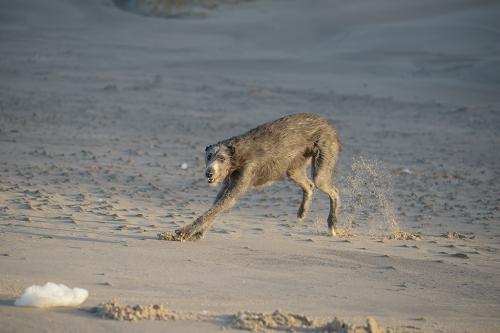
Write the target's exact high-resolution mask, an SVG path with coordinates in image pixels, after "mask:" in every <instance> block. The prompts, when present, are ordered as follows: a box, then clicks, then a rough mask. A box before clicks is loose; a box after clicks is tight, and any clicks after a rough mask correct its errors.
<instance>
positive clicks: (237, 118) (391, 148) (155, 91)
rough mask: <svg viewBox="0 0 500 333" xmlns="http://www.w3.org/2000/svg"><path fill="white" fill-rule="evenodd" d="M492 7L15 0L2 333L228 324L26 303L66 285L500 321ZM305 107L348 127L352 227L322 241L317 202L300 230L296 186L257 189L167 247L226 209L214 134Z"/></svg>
mask: <svg viewBox="0 0 500 333" xmlns="http://www.w3.org/2000/svg"><path fill="white" fill-rule="evenodd" d="M499 13H500V6H499V5H498V4H497V3H496V2H494V1H439V2H438V3H436V2H435V1H419V2H415V1H406V0H405V1H397V2H396V1H389V0H377V1H369V2H366V1H349V2H345V1H327V0H317V1H299V0H287V1H284V0H283V1H282V0H273V1H265V0H261V1H249V2H243V3H238V4H228V5H224V6H220V7H218V8H216V9H213V10H210V11H209V12H207V13H206V15H203V16H195V17H183V18H180V19H160V18H151V17H145V16H142V15H137V14H134V13H131V12H127V11H123V10H121V9H119V8H117V7H116V6H115V5H114V3H113V2H112V1H111V0H92V1H77V0H47V1H43V2H42V1H35V0H23V1H10V2H4V3H2V4H1V5H0V40H1V48H0V55H1V57H0V268H1V269H0V323H1V327H2V329H1V330H2V331H5V332H30V331H40V330H45V331H51V332H59V331H61V332H63V331H67V330H68V329H69V328H71V329H72V330H74V331H81V332H87V331H88V332H104V331H106V332H108V331H116V332H122V331H165V330H167V331H174V332H200V331H206V332H210V331H219V330H220V329H221V327H223V326H225V325H224V323H223V322H221V321H220V320H212V321H204V320H197V319H196V318H193V319H190V320H183V321H154V320H142V321H140V322H134V323H130V322H118V321H112V320H104V319H101V318H98V317H96V316H95V315H94V314H92V313H89V312H88V311H81V310H80V309H55V310H52V309H51V310H43V311H41V310H33V309H29V308H17V307H14V306H13V303H14V299H15V298H16V297H18V296H19V295H21V293H22V292H23V290H24V289H25V288H26V287H28V286H30V285H35V284H38V285H42V284H45V283H46V282H48V281H54V282H56V283H62V284H66V285H71V286H79V287H82V288H85V289H87V290H89V294H90V295H89V298H88V300H87V301H86V302H85V303H84V304H83V305H82V308H88V307H94V306H96V305H98V304H100V303H105V302H108V301H110V300H113V299H115V300H117V301H119V302H120V303H121V304H143V305H147V304H164V305H165V306H166V307H168V309H171V310H173V311H177V312H178V313H196V314H199V313H201V314H208V315H211V316H214V317H213V318H224V315H226V314H235V313H238V312H239V311H243V312H240V313H243V314H245V313H247V314H260V315H262V316H265V315H263V314H266V313H267V314H272V313H273V311H274V310H276V309H282V311H283V313H292V314H297V316H302V315H304V316H307V317H308V318H309V317H311V318H318V320H322V321H323V322H328V321H329V320H331V319H332V318H334V317H339V318H341V319H342V320H344V321H346V322H347V323H349V324H351V325H352V327H358V326H359V327H365V326H364V325H365V322H366V318H367V317H373V318H375V319H376V321H377V322H378V323H380V325H381V326H383V327H385V328H389V329H392V330H393V331H395V332H417V331H418V332H496V331H497V330H498V327H499V325H500V322H499V319H498V313H499V312H500V284H499V282H498V281H500V279H499V275H500V267H499V260H500V254H499V251H500V246H499V237H500V225H499V219H500V213H499V212H500V201H499V199H498V198H500V187H499V186H498V183H499V180H500V171H499V170H500V162H499V161H500V159H499V154H498V152H497V151H498V146H499V145H500V132H499V128H500V109H499V108H500V95H499V94H498V91H500V81H499V80H498V78H499V77H500V55H499V54H500V53H499V52H500V50H499V49H498V45H500V34H499V32H500V23H499V21H498V19H497V18H498V14H499ZM304 111H308V112H315V113H318V114H320V115H322V116H324V117H326V118H328V119H331V120H332V122H334V123H335V125H336V126H337V128H338V130H339V134H340V137H341V139H342V143H343V154H342V156H341V158H340V160H339V166H338V170H337V175H336V177H335V183H336V184H337V185H338V187H339V188H340V191H341V196H342V200H343V203H342V210H341V217H342V222H341V223H342V228H343V230H344V233H343V234H342V236H343V237H336V238H331V237H328V236H326V235H325V231H326V216H327V214H328V203H327V200H326V198H325V197H324V196H323V195H322V194H321V193H317V192H315V194H314V195H315V198H314V200H313V205H312V207H311V211H310V213H309V215H308V217H307V218H306V219H305V220H304V221H303V222H301V223H299V222H297V221H296V218H295V214H296V210H297V208H298V205H299V203H300V199H301V194H300V191H299V189H297V188H296V187H295V186H294V185H293V184H291V183H289V182H283V183H278V184H275V185H273V186H272V187H267V188H264V189H262V190H260V191H253V192H250V193H248V194H246V195H245V196H244V197H243V198H242V199H241V200H240V202H239V203H238V205H237V206H236V207H235V208H234V209H232V210H231V211H230V212H228V213H225V214H224V215H223V216H221V217H220V218H219V219H218V220H217V221H216V223H215V225H214V227H213V228H212V229H211V231H210V232H209V233H208V234H207V235H206V237H205V238H204V239H203V240H201V241H198V242H193V243H191V242H187V243H178V242H166V241H159V240H158V239H157V236H156V235H157V234H158V233H161V232H164V231H170V232H171V231H173V230H174V229H175V228H177V227H179V226H183V225H185V224H187V223H191V222H192V221H193V219H194V218H196V216H198V214H200V213H201V212H202V211H203V210H205V209H207V208H208V207H209V205H210V203H211V202H212V200H213V197H214V196H215V191H214V190H213V189H210V188H208V186H207V185H206V180H205V179H204V177H203V151H204V147H205V146H206V145H207V144H209V143H214V142H217V141H219V140H221V139H224V138H227V137H229V136H232V135H236V134H239V133H242V132H244V131H246V130H248V129H250V128H252V127H254V126H256V125H258V124H260V123H262V122H264V121H268V120H271V119H274V118H278V117H280V116H282V115H285V114H290V113H295V112H304ZM391 235H392V236H391ZM301 318H302V317H301ZM356 325H357V326H356ZM367 327H368V326H367ZM265 328H269V327H267V326H266V327H265ZM227 329H228V331H238V328H235V327H227Z"/></svg>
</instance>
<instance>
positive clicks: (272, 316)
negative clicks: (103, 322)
mask: <svg viewBox="0 0 500 333" xmlns="http://www.w3.org/2000/svg"><path fill="white" fill-rule="evenodd" d="M89 311H90V312H91V313H95V314H96V315H97V316H100V317H102V318H106V319H114V320H125V321H138V320H197V321H217V322H227V323H226V324H225V325H224V326H223V327H230V328H235V329H241V330H247V331H252V332H274V331H287V332H288V331H293V332H311V333H312V332H327V333H384V332H391V330H385V329H384V328H382V327H380V326H379V324H378V323H377V321H376V320H375V319H373V318H368V319H367V320H366V325H364V326H358V325H352V324H348V323H346V322H344V321H342V320H340V319H338V318H334V319H333V320H330V321H326V322H324V321H319V320H315V319H312V318H309V317H307V316H305V315H300V314H293V313H287V312H283V311H282V310H275V311H274V312H272V313H260V312H250V311H240V312H238V313H236V314H232V315H219V316H217V315H207V314H193V313H183V312H176V311H172V310H168V309H167V308H166V307H165V306H164V305H163V304H154V305H137V304H136V305H121V304H120V303H119V302H117V301H109V302H106V303H102V304H99V305H98V306H97V307H95V308H91V309H89Z"/></svg>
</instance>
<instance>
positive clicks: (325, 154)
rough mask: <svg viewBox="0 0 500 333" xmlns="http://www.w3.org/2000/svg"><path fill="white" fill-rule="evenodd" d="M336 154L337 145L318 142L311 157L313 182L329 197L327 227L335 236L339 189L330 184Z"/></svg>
mask: <svg viewBox="0 0 500 333" xmlns="http://www.w3.org/2000/svg"><path fill="white" fill-rule="evenodd" d="M337 156H338V146H335V145H332V144H331V142H323V144H322V145H321V142H320V144H318V150H317V152H316V154H315V156H314V157H313V163H312V176H313V180H314V184H315V185H316V187H317V188H318V190H320V191H322V192H324V193H326V194H327V195H328V197H329V199H330V213H329V215H328V229H330V232H331V234H332V236H335V234H336V232H335V230H336V228H337V222H338V209H339V205H340V198H339V191H338V190H337V188H336V187H335V186H333V184H332V177H333V171H334V170H335V163H336V161H337Z"/></svg>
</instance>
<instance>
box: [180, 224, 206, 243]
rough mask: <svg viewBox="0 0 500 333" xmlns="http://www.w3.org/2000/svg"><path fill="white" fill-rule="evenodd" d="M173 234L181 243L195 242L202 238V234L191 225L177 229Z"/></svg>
mask: <svg viewBox="0 0 500 333" xmlns="http://www.w3.org/2000/svg"><path fill="white" fill-rule="evenodd" d="M175 234H176V235H177V237H178V238H179V239H180V240H181V241H196V240H199V239H201V238H202V237H203V232H201V231H199V230H198V228H197V227H196V226H193V225H188V226H186V227H183V228H180V229H177V230H175Z"/></svg>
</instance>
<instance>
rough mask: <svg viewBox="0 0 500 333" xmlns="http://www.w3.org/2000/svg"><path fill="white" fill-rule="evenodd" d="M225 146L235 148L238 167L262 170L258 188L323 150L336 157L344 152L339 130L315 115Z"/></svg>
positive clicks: (295, 118) (291, 118) (296, 118)
mask: <svg viewBox="0 0 500 333" xmlns="http://www.w3.org/2000/svg"><path fill="white" fill-rule="evenodd" d="M222 143H224V144H229V145H232V146H234V147H235V155H234V156H233V159H234V160H233V163H234V164H235V166H236V167H242V166H244V165H245V164H247V163H252V164H254V165H258V166H259V167H258V168H257V169H256V170H258V172H257V174H256V179H255V182H254V185H255V186H260V185H263V184H267V183H269V182H272V181H274V180H278V179H280V178H283V177H284V176H285V175H286V172H287V171H288V170H290V169H295V168H299V167H301V166H302V165H303V164H304V163H306V162H308V160H309V159H310V158H311V157H313V156H314V155H315V154H318V152H319V149H320V148H321V147H323V146H328V147H329V149H328V150H329V151H331V152H333V153H334V154H335V155H338V153H339V151H340V144H339V140H338V137H337V133H336V131H335V128H334V127H333V126H332V125H331V124H330V123H329V122H328V121H327V120H326V119H324V118H321V117H320V116H318V115H315V114H312V113H299V114H293V115H290V116H286V117H283V118H280V119H277V120H274V121H272V122H269V123H265V124H263V125H260V126H258V127H256V128H254V129H252V130H250V131H248V132H247V133H244V134H242V135H239V136H236V137H232V138H230V139H227V140H224V141H223V142H222ZM333 157H336V156H333Z"/></svg>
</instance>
